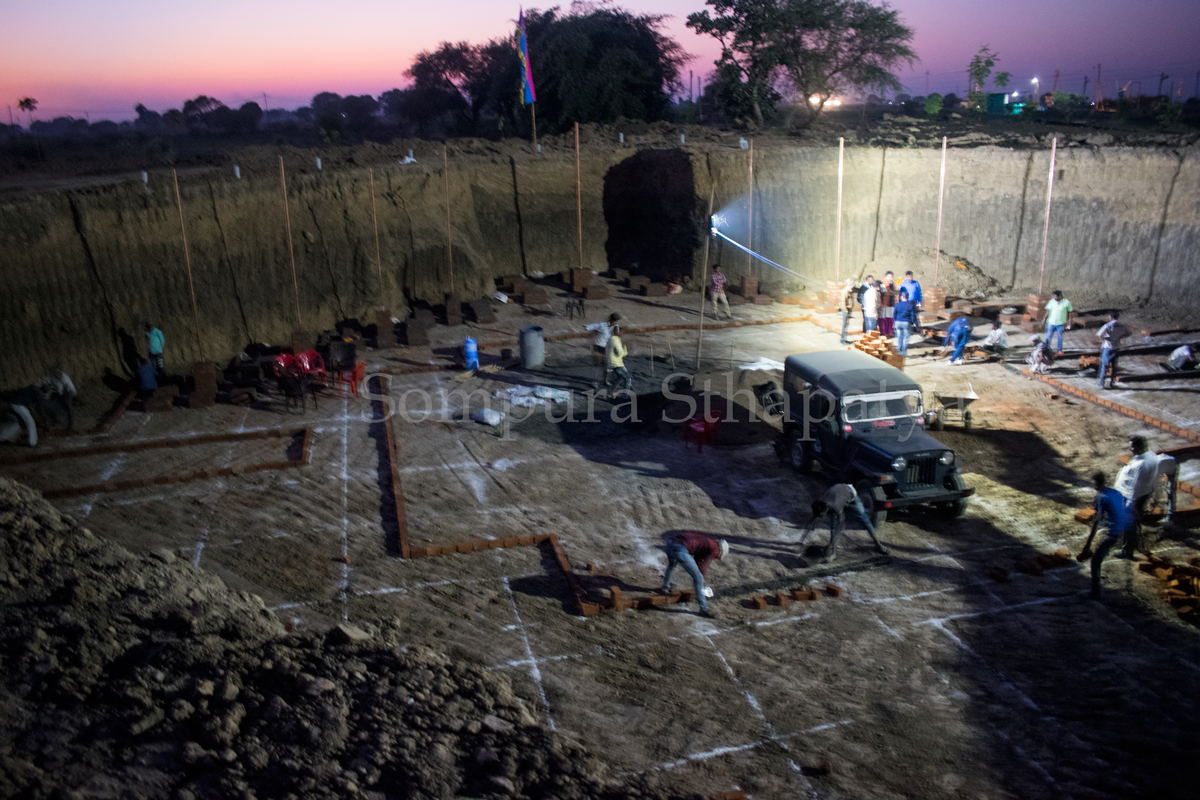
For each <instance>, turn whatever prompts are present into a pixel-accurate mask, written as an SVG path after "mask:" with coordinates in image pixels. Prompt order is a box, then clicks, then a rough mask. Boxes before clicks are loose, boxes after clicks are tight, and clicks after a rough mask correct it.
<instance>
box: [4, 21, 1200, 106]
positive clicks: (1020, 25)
mask: <svg viewBox="0 0 1200 800" xmlns="http://www.w3.org/2000/svg"><path fill="white" fill-rule="evenodd" d="M538 5H540V6H541V7H548V5H547V4H538ZM620 5H622V6H623V7H625V8H628V9H630V10H633V11H637V12H643V13H654V14H666V15H671V16H672V17H673V19H671V20H669V22H668V26H667V30H668V33H670V34H671V35H673V36H674V37H675V38H676V39H677V40H678V41H679V42H680V43H681V44H683V46H684V48H685V49H686V50H687V51H688V52H690V53H692V54H693V55H695V56H696V57H695V59H694V60H693V61H692V62H691V64H689V68H690V69H692V70H694V71H695V72H696V73H697V74H698V75H700V74H707V73H708V72H709V71H710V70H711V68H712V60H713V58H714V57H715V56H716V55H717V47H716V44H715V42H714V41H713V40H711V39H708V38H707V37H699V36H697V35H695V34H694V33H692V31H690V30H689V29H687V28H686V27H685V26H684V21H685V19H686V17H687V14H688V13H690V12H693V11H697V10H699V9H701V8H702V7H703V6H702V4H701V2H700V0H628V1H627V2H622V3H620ZM892 5H893V6H894V7H895V8H898V9H899V10H900V14H901V17H902V19H903V20H904V21H905V23H906V24H908V25H909V26H911V27H913V28H914V29H915V30H916V39H915V41H914V48H915V49H916V51H917V54H918V55H919V56H920V58H921V61H920V62H918V63H917V64H916V65H915V66H914V67H913V69H912V71H911V72H910V71H909V70H907V69H905V70H904V71H903V72H902V75H901V77H902V79H903V80H904V81H905V84H906V88H907V90H908V91H909V92H910V93H911V94H924V93H925V92H926V80H927V79H926V72H927V71H928V87H929V90H930V91H940V92H942V93H946V92H959V93H961V92H962V91H963V89H964V88H965V85H966V77H965V72H966V65H967V62H968V61H970V58H971V56H972V55H973V54H974V53H975V52H976V51H977V50H978V49H979V47H980V46H982V45H984V44H987V45H990V46H991V47H992V49H993V50H994V51H996V52H998V53H999V54H1000V63H999V65H998V67H997V69H998V70H1001V69H1002V70H1008V71H1009V72H1011V73H1013V78H1014V81H1013V84H1012V85H1010V89H1011V88H1018V89H1022V90H1026V89H1029V88H1031V87H1032V83H1031V79H1032V78H1034V77H1037V78H1039V79H1040V87H1041V89H1042V90H1048V89H1049V88H1051V85H1052V84H1053V81H1054V72H1055V70H1060V73H1061V78H1060V87H1059V88H1060V89H1066V90H1069V91H1075V92H1078V91H1081V90H1082V88H1083V78H1084V76H1085V75H1087V76H1090V82H1089V85H1088V92H1089V94H1091V93H1092V92H1093V91H1094V89H1095V80H1096V78H1095V76H1096V64H1097V63H1102V64H1103V78H1104V83H1103V88H1104V92H1105V94H1106V96H1112V95H1114V94H1115V93H1116V89H1117V88H1118V86H1119V85H1124V84H1125V83H1126V82H1127V81H1131V80H1132V81H1134V85H1133V86H1132V87H1131V89H1132V90H1133V91H1137V89H1138V82H1139V81H1140V82H1141V90H1142V91H1144V92H1146V93H1153V92H1155V91H1157V88H1158V75H1159V72H1160V71H1165V72H1167V73H1168V74H1169V75H1170V76H1171V77H1170V78H1169V79H1168V80H1167V81H1166V86H1169V87H1170V88H1171V92H1172V94H1174V93H1175V90H1176V89H1177V88H1178V83H1179V81H1180V80H1182V81H1183V96H1184V97H1191V96H1192V95H1193V94H1194V93H1195V87H1196V76H1197V72H1198V71H1200V48H1197V46H1196V44H1195V41H1196V39H1197V34H1200V0H1009V2H1007V3H999V2H994V0H992V1H989V2H983V1H982V0H899V1H898V2H895V3H893V4H892ZM516 14H517V6H516V4H515V3H508V2H505V3H499V2H495V0H444V1H443V2H439V3H420V4H418V3H407V4H402V3H396V2H390V3H389V2H383V0H343V2H340V3H328V2H315V1H314V0H287V1H286V2H285V1H284V0H256V1H255V2H249V3H248V2H245V0H195V1H194V2H192V3H188V4H182V3H164V2H161V0H157V1H155V2H151V0H107V1H106V2H96V0H88V1H87V2H85V0H4V3H3V5H2V6H0V31H3V32H4V34H5V35H4V46H3V47H2V48H0V96H2V97H3V99H4V102H5V103H11V104H12V106H13V109H12V113H13V114H14V115H17V110H16V107H15V106H16V101H17V99H18V98H20V97H24V96H27V95H29V96H33V97H35V98H37V100H38V110H37V112H36V113H35V118H38V119H49V118H51V117H54V116H62V115H67V116H74V117H84V116H88V117H90V119H91V120H93V121H95V120H98V119H113V120H122V119H130V118H132V117H133V116H134V113H133V106H134V105H135V104H136V103H139V102H141V103H145V104H146V105H147V106H149V107H150V108H152V109H155V110H158V111H165V110H166V109H168V108H178V107H179V106H180V105H181V104H182V102H183V100H184V99H185V98H189V97H195V96H196V95H199V94H207V95H209V96H213V97H217V98H219V99H220V100H222V101H224V102H225V103H226V104H227V105H231V106H237V105H240V104H242V103H244V102H246V101H247V100H255V101H257V102H258V103H259V104H262V103H263V96H262V95H263V93H264V92H265V93H266V94H267V101H266V102H267V103H268V104H269V105H270V106H271V107H283V108H296V107H299V106H302V105H307V104H308V103H309V101H310V100H311V98H312V96H313V95H314V94H316V93H317V92H320V91H333V92H337V93H339V94H343V95H345V94H371V95H375V96H378V95H379V93H381V92H383V91H386V90H387V89H391V88H393V87H397V86H402V85H403V84H404V78H403V75H402V73H403V71H404V69H405V67H407V66H408V64H409V63H410V61H411V59H412V56H413V55H414V54H416V53H417V52H418V51H420V50H422V49H426V48H431V47H435V46H436V45H437V44H438V42H440V41H443V40H452V41H458V40H464V39H465V40H468V41H471V42H480V41H484V40H486V39H489V38H492V37H496V36H500V35H502V34H503V33H504V32H505V31H506V30H509V29H510V27H509V26H510V25H511V24H512V21H513V20H515V19H516ZM534 79H535V80H536V79H537V76H536V75H535V76H534ZM1164 91H1166V89H1165V88H1164ZM3 113H4V110H0V114H3ZM21 116H22V118H23V119H24V118H25V117H24V115H21ZM4 121H6V122H7V119H5V120H4Z"/></svg>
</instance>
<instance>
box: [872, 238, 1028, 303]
mask: <svg viewBox="0 0 1200 800" xmlns="http://www.w3.org/2000/svg"><path fill="white" fill-rule="evenodd" d="M888 270H891V271H892V272H893V273H894V274H895V276H896V283H897V284H899V283H900V282H901V281H903V280H904V273H905V272H907V271H909V270H912V271H913V274H914V275H916V278H917V280H918V281H920V282H921V285H922V286H942V287H944V288H945V289H946V294H947V295H949V296H951V297H968V298H972V299H983V298H987V297H995V296H997V295H999V294H1002V293H1004V292H1006V291H1008V290H1007V288H1006V287H1004V286H1001V285H1000V284H999V283H997V282H996V281H995V280H994V279H993V278H991V277H989V276H988V275H987V274H985V273H984V271H983V270H982V269H980V268H979V267H978V266H976V265H975V264H972V263H971V262H970V261H969V260H967V259H966V258H965V257H963V256H959V255H955V254H954V253H947V252H946V251H945V250H943V251H942V253H941V257H940V259H939V267H938V274H937V280H936V281H935V280H934V278H933V248H924V249H921V250H905V251H901V252H897V253H892V254H891V255H887V256H883V257H881V258H877V259H875V260H874V261H872V262H870V263H868V264H866V265H865V266H864V267H863V270H862V276H863V277H866V276H867V275H873V276H875V278H876V279H881V278H882V277H883V274H884V273H885V272H887V271H888Z"/></svg>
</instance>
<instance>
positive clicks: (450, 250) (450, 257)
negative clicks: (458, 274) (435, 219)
mask: <svg viewBox="0 0 1200 800" xmlns="http://www.w3.org/2000/svg"><path fill="white" fill-rule="evenodd" d="M442 173H443V175H445V177H446V267H447V269H449V270H450V291H452V292H453V291H454V245H452V244H451V243H450V160H449V157H448V156H447V155H446V145H444V144H443V145H442Z"/></svg>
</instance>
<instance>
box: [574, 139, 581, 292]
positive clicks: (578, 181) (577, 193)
mask: <svg viewBox="0 0 1200 800" xmlns="http://www.w3.org/2000/svg"><path fill="white" fill-rule="evenodd" d="M575 215H576V217H577V218H578V221H579V268H580V269H583V182H582V179H581V178H580V175H579V123H578V122H576V123H575Z"/></svg>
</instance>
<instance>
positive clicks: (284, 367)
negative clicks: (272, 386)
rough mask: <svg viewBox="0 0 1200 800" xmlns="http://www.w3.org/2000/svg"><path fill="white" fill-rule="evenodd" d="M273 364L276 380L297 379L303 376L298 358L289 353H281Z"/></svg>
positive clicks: (274, 359)
mask: <svg viewBox="0 0 1200 800" xmlns="http://www.w3.org/2000/svg"><path fill="white" fill-rule="evenodd" d="M271 363H272V364H273V366H274V369H275V377H276V378H297V377H299V376H300V374H301V369H300V365H299V364H298V363H296V357H295V356H293V355H289V354H288V353H280V354H279V355H277V356H275V357H274V358H273V359H271Z"/></svg>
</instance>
